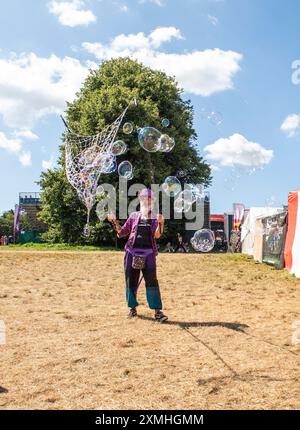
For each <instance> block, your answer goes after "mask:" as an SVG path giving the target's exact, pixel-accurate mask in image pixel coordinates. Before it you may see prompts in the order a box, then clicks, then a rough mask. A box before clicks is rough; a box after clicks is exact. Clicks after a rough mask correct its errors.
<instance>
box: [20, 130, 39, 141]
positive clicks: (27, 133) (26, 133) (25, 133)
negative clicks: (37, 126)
mask: <svg viewBox="0 0 300 430" xmlns="http://www.w3.org/2000/svg"><path fill="white" fill-rule="evenodd" d="M14 135H15V136H16V137H20V138H21V139H27V140H39V136H38V135H36V134H35V133H33V132H32V131H31V130H20V131H15V132H14Z"/></svg>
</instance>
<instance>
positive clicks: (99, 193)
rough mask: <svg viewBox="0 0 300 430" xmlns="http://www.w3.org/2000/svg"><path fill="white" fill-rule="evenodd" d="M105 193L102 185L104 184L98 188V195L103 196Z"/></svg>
mask: <svg viewBox="0 0 300 430" xmlns="http://www.w3.org/2000/svg"><path fill="white" fill-rule="evenodd" d="M104 193H105V190H104V188H103V187H102V185H99V186H98V187H97V190H96V196H97V197H101V196H103V194H104Z"/></svg>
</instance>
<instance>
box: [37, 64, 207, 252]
mask: <svg viewBox="0 0 300 430" xmlns="http://www.w3.org/2000/svg"><path fill="white" fill-rule="evenodd" d="M182 93H183V91H182V90H181V89H180V88H179V87H178V84H177V83H176V81H175V79H174V78H173V77H170V76H167V75H166V74H165V73H163V72H160V71H155V70H152V69H150V68H149V67H145V66H144V65H142V64H140V63H138V62H137V61H134V60H131V59H129V58H118V59H113V60H110V61H106V62H103V63H102V64H101V65H100V66H99V68H98V69H97V70H91V71H90V73H89V76H88V77H87V79H86V81H85V82H84V83H83V85H82V87H81V88H80V90H79V91H78V93H77V94H76V98H75V100H74V101H73V102H71V103H68V105H67V110H66V120H67V123H68V124H69V126H70V128H71V129H72V130H73V131H75V132H76V133H78V134H81V135H94V134H97V133H98V132H100V131H101V130H102V129H103V128H104V127H105V126H107V125H108V124H111V123H112V122H113V121H114V120H115V119H116V118H117V117H118V116H119V115H120V113H121V112H122V111H123V110H124V109H125V107H126V106H127V105H128V103H129V101H130V100H132V99H133V98H136V99H137V106H134V105H133V104H132V105H130V107H129V109H128V111H127V114H126V118H125V121H126V122H132V123H133V124H134V125H135V126H136V127H145V126H152V127H155V128H157V129H159V130H161V128H162V126H161V120H162V118H168V119H169V120H170V126H169V128H168V129H167V131H166V132H167V133H168V134H169V135H170V136H171V137H173V138H174V139H175V141H176V146H175V148H174V149H173V150H172V152H170V153H151V154H150V153H148V152H146V151H144V150H143V149H142V148H141V147H140V146H139V144H138V143H137V134H136V133H133V134H132V135H125V134H124V133H123V132H122V127H121V129H120V131H119V134H118V136H117V137H118V138H119V139H122V140H123V141H125V142H126V144H127V146H128V151H127V153H126V154H124V155H123V156H121V157H118V162H121V161H123V160H129V161H130V162H131V163H132V164H133V166H134V179H133V181H134V182H136V183H142V184H145V185H146V186H150V185H151V183H152V179H154V181H155V183H157V184H161V183H162V182H163V181H164V179H165V178H166V177H167V176H170V175H174V176H176V175H178V172H180V180H181V181H182V182H187V183H198V184H199V183H202V184H203V185H208V184H209V183H210V181H211V177H210V167H209V165H208V164H206V163H205V161H204V160H203V159H202V158H201V157H200V156H199V154H198V153H197V151H196V148H195V143H196V139H197V135H196V132H195V130H194V128H193V107H192V105H191V102H190V100H184V99H183V97H182ZM64 165H65V159H64V140H63V143H62V145H61V146H60V157H59V161H58V167H57V168H55V169H54V170H48V171H47V172H43V173H42V175H41V179H40V186H41V188H42V203H43V209H42V212H41V214H40V217H41V219H42V220H43V221H44V222H46V223H47V225H48V227H49V231H48V232H47V233H46V239H47V240H52V241H56V242H67V243H81V242H83V241H85V240H86V239H84V237H83V236H82V231H83V227H84V224H85V208H84V206H83V204H82V203H81V202H80V200H79V199H78V197H77V194H76V191H75V190H74V189H73V188H72V187H71V186H70V185H69V183H68V182H67V179H66V175H65V172H64ZM153 177H154V178H153ZM118 179H119V178H118V173H114V174H109V175H102V176H101V178H100V180H101V182H106V183H110V184H112V185H114V186H117V184H118ZM176 222H177V223H178V222H179V221H176ZM92 223H93V228H92V235H91V237H90V239H88V241H89V242H92V243H95V244H100V243H101V244H109V243H112V241H113V232H112V231H111V229H110V227H109V226H108V225H107V223H106V222H100V221H98V220H97V218H96V215H95V214H94V215H93V217H92ZM167 231H168V228H167ZM169 231H173V228H171V225H170V226H169ZM167 235H168V233H167ZM166 239H167V238H166Z"/></svg>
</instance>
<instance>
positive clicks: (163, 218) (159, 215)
mask: <svg viewBox="0 0 300 430" xmlns="http://www.w3.org/2000/svg"><path fill="white" fill-rule="evenodd" d="M157 221H158V223H159V224H163V223H164V222H165V217H164V216H163V215H162V214H158V215H157Z"/></svg>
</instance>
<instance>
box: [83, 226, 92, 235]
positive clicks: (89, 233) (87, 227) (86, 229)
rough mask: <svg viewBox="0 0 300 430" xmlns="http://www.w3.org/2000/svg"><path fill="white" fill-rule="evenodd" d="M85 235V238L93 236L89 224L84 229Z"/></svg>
mask: <svg viewBox="0 0 300 430" xmlns="http://www.w3.org/2000/svg"><path fill="white" fill-rule="evenodd" d="M83 235H84V236H85V237H89V236H90V235H91V230H90V228H89V226H88V224H87V225H86V226H85V227H84V230H83Z"/></svg>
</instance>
